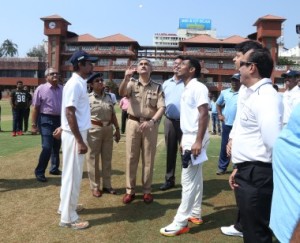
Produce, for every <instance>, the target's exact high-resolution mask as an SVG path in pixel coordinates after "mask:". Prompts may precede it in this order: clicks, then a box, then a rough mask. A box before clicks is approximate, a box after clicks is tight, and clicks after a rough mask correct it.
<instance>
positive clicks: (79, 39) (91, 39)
mask: <svg viewBox="0 0 300 243" xmlns="http://www.w3.org/2000/svg"><path fill="white" fill-rule="evenodd" d="M67 42H98V39H97V38H96V37H94V36H92V35H90V34H84V35H79V36H76V37H73V38H70V39H68V40H67Z"/></svg>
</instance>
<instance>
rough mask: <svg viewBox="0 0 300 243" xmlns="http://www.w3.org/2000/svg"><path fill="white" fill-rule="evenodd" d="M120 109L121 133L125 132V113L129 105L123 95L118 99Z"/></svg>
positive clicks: (126, 115)
mask: <svg viewBox="0 0 300 243" xmlns="http://www.w3.org/2000/svg"><path fill="white" fill-rule="evenodd" d="M119 106H120V108H121V110H122V116H121V132H122V134H124V133H125V129H126V121H127V118H128V113H127V109H128V106H129V100H128V98H127V97H126V96H125V97H123V98H122V99H121V100H120V104H119Z"/></svg>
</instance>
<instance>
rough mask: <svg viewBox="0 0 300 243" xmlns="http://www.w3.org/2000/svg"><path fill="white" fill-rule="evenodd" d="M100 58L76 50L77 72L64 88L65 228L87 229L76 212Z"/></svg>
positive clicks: (61, 208)
mask: <svg viewBox="0 0 300 243" xmlns="http://www.w3.org/2000/svg"><path fill="white" fill-rule="evenodd" d="M95 61H97V58H95V57H91V56H89V55H88V54H87V53H86V52H84V51H76V52H75V53H73V55H72V57H71V58H70V62H71V63H72V65H73V70H74V73H73V74H72V77H71V78H70V79H69V80H68V81H67V83H66V85H65V86H64V90H63V99H62V111H61V128H62V135H61V136H62V151H63V161H64V167H63V172H62V179H61V190H60V205H59V211H60V212H61V218H60V223H59V225H60V226H61V227H69V228H70V227H71V228H73V229H85V228H87V227H88V226H89V222H88V221H83V220H81V219H79V217H78V214H77V212H76V208H77V202H78V198H79V192H80V184H81V179H82V172H83V163H84V158H85V154H86V153H87V151H88V147H87V145H86V144H87V132H88V130H89V128H90V127H91V115H90V108H89V99H88V95H87V83H86V79H87V78H88V77H89V76H90V75H91V74H92V72H93V64H92V62H95Z"/></svg>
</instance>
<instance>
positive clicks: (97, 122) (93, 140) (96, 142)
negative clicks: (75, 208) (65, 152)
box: [86, 73, 120, 197]
mask: <svg viewBox="0 0 300 243" xmlns="http://www.w3.org/2000/svg"><path fill="white" fill-rule="evenodd" d="M101 77H102V74H101V73H95V74H93V75H92V76H91V77H89V78H88V80H87V83H90V87H91V89H92V92H91V93H90V94H89V101H90V108H91V123H92V126H91V128H90V130H89V132H88V138H87V141H88V147H89V150H88V153H87V157H86V158H87V171H88V175H89V179H90V187H91V190H92V195H93V196H94V197H101V196H102V192H101V191H100V168H99V160H100V156H101V167H102V183H103V192H106V193H110V194H117V193H116V191H115V190H114V189H113V188H112V186H111V160H112V150H113V137H115V140H116V142H119V140H120V129H119V125H118V120H117V117H116V113H115V110H114V105H113V100H112V98H111V96H110V95H109V94H108V93H105V92H104V84H103V79H102V78H101ZM113 126H114V128H115V132H113V130H114V129H113Z"/></svg>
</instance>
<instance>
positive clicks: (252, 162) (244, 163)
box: [236, 161, 272, 169]
mask: <svg viewBox="0 0 300 243" xmlns="http://www.w3.org/2000/svg"><path fill="white" fill-rule="evenodd" d="M251 165H255V166H259V167H267V168H272V163H266V162H261V161H245V162H243V163H237V164H236V167H237V168H238V169H241V168H244V167H247V166H251Z"/></svg>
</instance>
